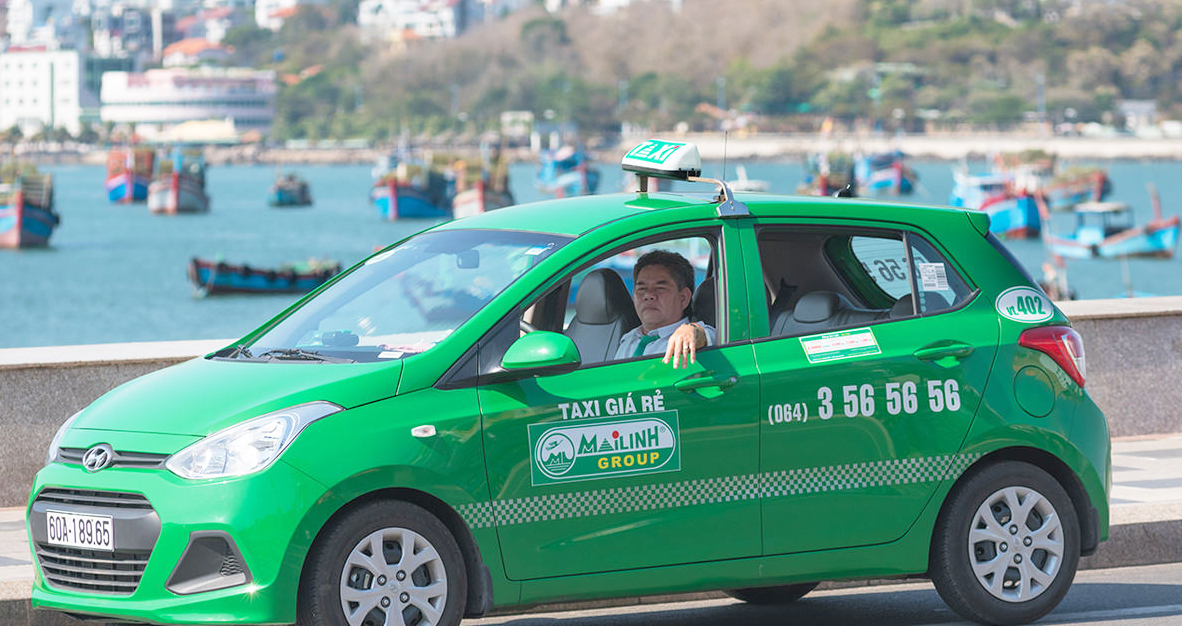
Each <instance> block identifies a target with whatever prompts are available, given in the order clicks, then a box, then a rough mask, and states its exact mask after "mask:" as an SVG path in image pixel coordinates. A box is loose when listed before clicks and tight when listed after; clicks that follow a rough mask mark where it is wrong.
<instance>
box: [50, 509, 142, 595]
mask: <svg viewBox="0 0 1182 626" xmlns="http://www.w3.org/2000/svg"><path fill="white" fill-rule="evenodd" d="M32 508H33V515H31V516H30V518H29V525H30V530H31V532H32V535H33V537H32V538H33V551H34V553H35V554H36V556H37V564H38V565H39V566H40V568H41V573H42V575H43V576H44V577H45V581H46V582H47V583H49V584H50V585H51V586H53V587H56V588H59V589H68V590H73V591H83V592H89V593H104V594H113V595H130V594H132V593H134V592H135V590H136V588H137V587H139V584H140V578H141V577H142V576H143V575H144V568H145V567H147V565H148V559H149V558H150V557H151V556H152V548H153V547H155V545H156V539H157V537H159V535H160V518H159V517H158V516H157V515H156V510H155V509H154V508H153V507H152V504H151V503H150V502H148V499H147V498H145V497H144V496H143V495H141V494H138V493H126V492H121V491H96V490H89V489H65V488H59V487H46V488H45V489H42V490H41V492H40V493H38V494H37V499H36V500H34V501H33V507H32ZM48 510H60V511H70V512H74V513H80V514H92V515H110V516H111V517H112V518H113V519H114V521H115V524H116V528H117V530H116V534H115V551H114V552H107V551H104V550H87V549H83V548H76V547H70V546H61V545H53V544H50V543H49V542H48V541H47V536H48V535H47V531H46V525H45V524H46V523H45V512H46V511H48Z"/></svg>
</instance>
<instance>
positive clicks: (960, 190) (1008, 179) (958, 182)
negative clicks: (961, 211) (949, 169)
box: [948, 170, 1042, 239]
mask: <svg viewBox="0 0 1182 626" xmlns="http://www.w3.org/2000/svg"><path fill="white" fill-rule="evenodd" d="M948 204H950V205H952V206H956V207H964V208H967V209H977V210H980V211H984V212H985V213H987V214H988V215H989V230H990V231H991V232H993V233H994V234H997V235H1000V236H1002V237H1006V238H1010V239H1017V238H1023V237H1037V236H1038V234H1039V233H1040V232H1041V231H1042V220H1041V218H1040V217H1039V212H1038V204H1037V202H1036V201H1035V196H1034V194H1032V193H1030V192H1028V191H1026V190H1024V189H1017V188H1015V186H1014V184H1013V178H1012V176H1010V174H1008V173H992V174H979V175H972V174H969V173H967V172H965V171H963V170H954V171H953V187H952V193H951V194H949V197H948Z"/></svg>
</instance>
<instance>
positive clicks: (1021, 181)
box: [993, 150, 1112, 211]
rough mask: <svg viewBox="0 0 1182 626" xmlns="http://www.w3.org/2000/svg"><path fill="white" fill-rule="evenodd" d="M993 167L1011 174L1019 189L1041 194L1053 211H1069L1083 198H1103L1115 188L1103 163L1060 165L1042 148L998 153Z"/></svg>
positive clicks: (1091, 199) (1087, 200)
mask: <svg viewBox="0 0 1182 626" xmlns="http://www.w3.org/2000/svg"><path fill="white" fill-rule="evenodd" d="M993 171H994V172H995V173H998V174H1005V175H1008V176H1009V177H1010V178H1011V179H1012V181H1013V185H1014V187H1015V188H1016V189H1022V190H1025V191H1026V192H1028V193H1031V194H1039V195H1041V196H1042V197H1043V199H1044V200H1045V201H1046V204H1047V207H1048V208H1050V210H1052V211H1068V210H1071V208H1072V207H1074V206H1075V205H1077V204H1079V203H1081V202H1089V201H1091V202H1100V201H1102V200H1104V198H1106V197H1107V196H1108V194H1109V193H1111V192H1112V181H1111V180H1110V179H1109V178H1108V173H1107V172H1106V171H1105V170H1104V169H1103V168H1100V167H1091V166H1071V167H1060V165H1059V162H1058V160H1057V159H1056V158H1055V157H1054V156H1053V155H1050V154H1047V153H1045V152H1043V151H1041V150H1033V151H1026V152H1022V153H1018V154H998V155H995V156H994V158H993Z"/></svg>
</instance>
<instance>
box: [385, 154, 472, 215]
mask: <svg viewBox="0 0 1182 626" xmlns="http://www.w3.org/2000/svg"><path fill="white" fill-rule="evenodd" d="M373 174H374V179H375V180H374V184H373V187H372V188H371V189H370V193H369V198H370V201H372V202H373V203H374V206H375V207H377V209H378V213H379V214H380V215H381V216H382V218H383V219H385V220H397V219H402V218H447V217H451V196H452V195H453V193H454V190H455V182H454V180H451V181H449V180H448V179H447V177H445V176H444V175H443V173H442V172H440V171H438V170H436V169H434V168H432V167H430V166H429V165H428V164H427V163H423V162H412V161H411V160H410V159H409V158H407V157H405V156H404V155H402V156H400V155H388V156H385V157H383V158H382V159H380V160H379V162H378V165H377V166H375V167H374V169H373Z"/></svg>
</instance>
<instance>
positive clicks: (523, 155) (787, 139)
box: [15, 133, 1182, 166]
mask: <svg viewBox="0 0 1182 626" xmlns="http://www.w3.org/2000/svg"><path fill="white" fill-rule="evenodd" d="M650 136H656V137H660V138H662V139H669V140H672V141H690V142H694V143H696V144H697V145H698V150H699V153H700V154H701V156H702V158H703V159H707V160H722V159H723V158H724V157H725V158H727V159H762V160H775V159H782V158H803V157H804V156H805V155H808V154H810V153H815V152H822V151H841V152H850V153H854V152H884V151H890V150H901V151H903V152H904V153H905V154H907V155H909V156H911V157H913V158H922V159H938V160H947V161H957V160H960V159H964V158H985V157H989V156H991V155H994V154H999V153H1014V152H1021V151H1024V150H1032V149H1038V150H1042V151H1044V152H1047V153H1049V154H1053V155H1056V156H1057V157H1058V158H1060V159H1065V160H1081V159H1082V160H1088V159H1093V160H1108V159H1145V160H1182V138H1160V139H1157V138H1154V139H1148V138H1139V137H1111V138H1109V137H1104V138H1093V137H1062V136H1048V137H1039V136H1030V135H1018V134H1001V133H998V134H965V135H880V136H873V135H865V136H861V135H843V136H834V137H828V138H820V137H817V136H816V135H811V134H809V135H805V134H780V133H746V134H744V133H732V134H730V135H728V136H727V137H725V138H724V137H723V135H722V134H720V133H688V134H677V133H656V134H654V135H647V134H645V135H641V134H633V135H629V136H627V137H624V138H622V139H621V140H620V141H619V143H618V144H617V145H616V146H614V147H611V148H603V149H599V150H592V152H593V153H594V154H595V157H596V160H598V161H600V162H616V161H619V159H620V157H621V156H623V154H624V152H626V151H627V149H629V148H630V147H631V146H633V145H635V144H637V143H639V142H641V141H643V140H645V139H648V138H649V137H650ZM423 149H425V150H432V151H435V152H452V153H456V154H460V155H464V156H467V157H471V158H477V157H478V156H479V150H478V148H476V147H475V146H468V145H449V144H441V145H429V146H423ZM107 150H108V148H107V147H105V146H93V147H92V146H72V147H70V148H69V149H44V150H40V151H36V150H25V151H20V152H17V153H15V154H16V156H17V157H18V158H20V159H23V160H27V161H32V162H34V163H37V164H79V163H80V164H88V165H103V164H105V163H106V159H107ZM385 152H386V150H385V149H382V148H339V147H330V148H298V149H297V148H278V147H264V146H259V145H257V144H243V145H236V146H206V148H205V156H206V160H207V162H208V163H209V164H211V165H224V164H234V163H253V164H262V165H277V166H284V165H343V164H366V163H373V162H374V161H375V159H376V158H377V157H378V156H379V155H381V154H384V153H385ZM506 154H507V156H508V157H509V158H510V159H511V160H514V161H533V160H536V158H537V157H536V155H534V154H533V153H532V152H530V150H529V149H528V148H513V149H510V150H509V151H507V153H506Z"/></svg>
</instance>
